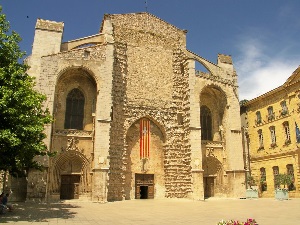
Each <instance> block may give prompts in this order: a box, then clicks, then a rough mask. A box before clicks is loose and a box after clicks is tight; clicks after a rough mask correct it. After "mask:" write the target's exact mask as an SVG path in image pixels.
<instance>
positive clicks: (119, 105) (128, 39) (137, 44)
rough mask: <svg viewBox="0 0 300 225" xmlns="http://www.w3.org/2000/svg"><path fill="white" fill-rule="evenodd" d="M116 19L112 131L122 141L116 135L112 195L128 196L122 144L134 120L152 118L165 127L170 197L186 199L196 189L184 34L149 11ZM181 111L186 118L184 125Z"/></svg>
mask: <svg viewBox="0 0 300 225" xmlns="http://www.w3.org/2000/svg"><path fill="white" fill-rule="evenodd" d="M111 20H112V24H113V28H114V37H115V41H119V42H121V43H118V44H117V45H116V57H115V58H116V64H115V65H116V67H115V78H114V80H113V84H114V88H113V90H114V95H113V96H114V98H113V101H114V110H113V111H114V120H116V121H113V123H112V129H111V132H112V134H114V135H115V134H116V133H117V134H118V137H119V138H118V139H119V140H117V139H116V138H115V137H112V139H111V146H110V148H111V152H110V159H111V160H110V166H111V167H110V168H111V173H110V180H109V189H108V192H109V195H111V196H114V197H112V198H113V199H115V200H117V199H121V198H124V185H125V183H126V182H125V180H124V179H125V175H124V174H125V173H126V162H124V160H122V158H123V157H124V158H128V157H129V156H126V151H124V147H123V146H124V144H125V135H126V132H127V130H128V128H129V124H132V123H133V122H134V121H136V120H138V119H140V118H142V117H145V116H150V117H151V118H154V119H155V120H156V121H158V122H159V124H160V125H161V126H162V127H163V128H164V129H165V130H166V137H167V141H166V144H165V150H164V151H165V153H164V154H165V155H164V164H165V166H164V171H165V188H166V197H186V196H187V195H188V193H189V192H190V191H191V188H190V185H191V174H190V151H189V140H188V135H189V125H188V124H189V119H188V118H189V105H188V98H189V94H188V91H189V89H188V79H187V74H188V73H187V68H186V65H185V64H184V62H185V58H186V56H185V55H184V53H183V51H182V50H181V49H184V48H185V39H184V38H183V36H184V32H183V31H180V30H178V29H176V28H174V27H173V26H171V25H169V24H166V23H165V22H163V21H161V20H159V19H157V18H155V17H153V16H151V15H149V14H141V15H137V16H134V18H133V17H131V15H124V17H123V15H122V16H114V15H113V16H111ZM180 44H181V45H180ZM183 44H184V45H183ZM178 113H180V114H181V116H182V118H183V122H182V124H180V125H179V124H178V121H177V119H178V118H177V117H178ZM126 124H127V125H126ZM124 125H125V127H124ZM117 130H118V131H117ZM117 142H118V143H117ZM116 167H117V168H116ZM113 189H114V190H113Z"/></svg>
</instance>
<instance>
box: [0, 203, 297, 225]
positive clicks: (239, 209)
mask: <svg viewBox="0 0 300 225" xmlns="http://www.w3.org/2000/svg"><path fill="white" fill-rule="evenodd" d="M299 212H300V199H291V200H285V201H278V200H275V199H256V200H249V199H214V198H211V199H208V200H205V201H192V200H186V199H163V200H156V199H155V200H131V201H122V202H109V203H104V204H103V203H95V202H94V203H93V202H81V201H74V200H72V201H64V202H60V203H28V202H27V203H16V208H15V210H14V211H13V212H7V213H6V214H4V215H0V223H8V224H43V225H46V224H49V225H53V224H80V225H87V224H104V225H111V224H126V225H127V224H128V225H131V224H132V225H139V224H141V225H147V224H152V225H154V224H155V225H156V224H157V225H158V224H159V225H164V224H189V225H194V224H195V225H196V224H197V225H199V224H204V225H214V224H217V222H218V221H220V220H221V219H225V220H229V219H238V220H241V221H245V220H246V219H247V218H255V219H256V221H257V222H258V223H259V225H277V224H278V225H279V224H280V225H296V224H298V223H299V221H300V213H299Z"/></svg>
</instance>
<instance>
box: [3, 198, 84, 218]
mask: <svg viewBox="0 0 300 225" xmlns="http://www.w3.org/2000/svg"><path fill="white" fill-rule="evenodd" d="M13 206H14V210H13V211H12V212H6V213H5V214H1V215H0V223H10V222H20V221H27V222H48V220H49V219H55V218H60V219H70V218H74V217H75V214H76V213H75V212H72V211H71V209H74V208H79V206H77V205H76V206H75V205H72V204H66V203H32V202H30V203H29V202H24V203H19V202H18V203H13Z"/></svg>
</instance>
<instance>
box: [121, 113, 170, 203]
mask: <svg viewBox="0 0 300 225" xmlns="http://www.w3.org/2000/svg"><path fill="white" fill-rule="evenodd" d="M164 141H165V135H164V133H163V132H162V129H161V127H160V126H159V124H158V123H157V122H154V120H152V119H150V118H146V117H143V118H140V119H138V120H136V121H135V122H134V123H133V124H132V125H131V126H130V127H129V129H128V130H127V135H126V146H127V149H126V151H127V154H126V155H127V159H126V165H127V166H126V173H125V199H150V198H160V197H161V198H163V197H164V195H165V183H164V182H165V181H164V148H163V144H164Z"/></svg>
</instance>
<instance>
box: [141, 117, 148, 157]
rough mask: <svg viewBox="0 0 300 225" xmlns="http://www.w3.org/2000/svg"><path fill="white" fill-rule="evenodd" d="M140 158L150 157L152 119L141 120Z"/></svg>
mask: <svg viewBox="0 0 300 225" xmlns="http://www.w3.org/2000/svg"><path fill="white" fill-rule="evenodd" d="M140 158H141V159H148V158H150V120H148V119H141V120H140Z"/></svg>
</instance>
